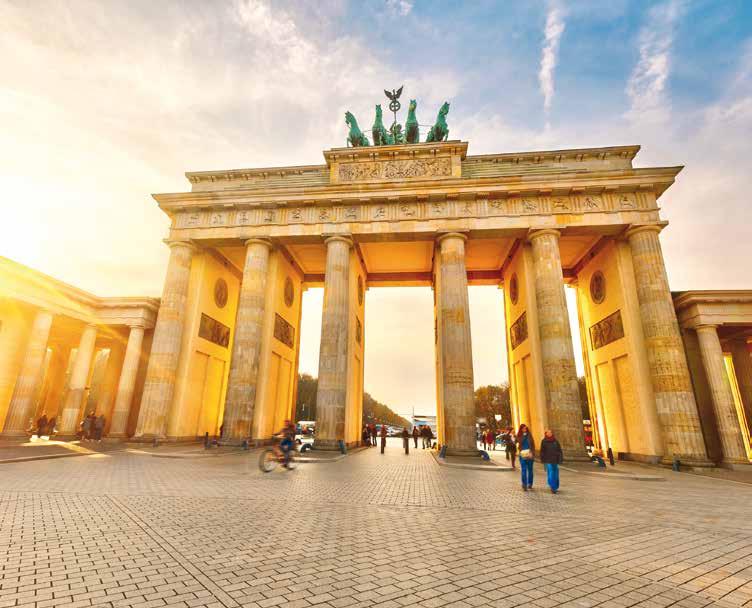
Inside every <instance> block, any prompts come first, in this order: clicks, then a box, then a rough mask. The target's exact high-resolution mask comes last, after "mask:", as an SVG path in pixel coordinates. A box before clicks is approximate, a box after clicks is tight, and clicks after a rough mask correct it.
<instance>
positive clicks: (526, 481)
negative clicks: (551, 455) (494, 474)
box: [517, 424, 535, 492]
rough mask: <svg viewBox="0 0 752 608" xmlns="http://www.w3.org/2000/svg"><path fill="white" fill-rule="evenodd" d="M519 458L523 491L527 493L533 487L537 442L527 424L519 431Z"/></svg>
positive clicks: (522, 425)
mask: <svg viewBox="0 0 752 608" xmlns="http://www.w3.org/2000/svg"><path fill="white" fill-rule="evenodd" d="M517 456H518V458H519V460H520V472H521V473H522V489H523V490H525V492H527V491H528V490H529V489H532V487H533V462H534V460H535V442H534V441H533V436H532V434H531V433H530V429H528V428H527V425H526V424H521V425H520V429H519V430H518V431H517Z"/></svg>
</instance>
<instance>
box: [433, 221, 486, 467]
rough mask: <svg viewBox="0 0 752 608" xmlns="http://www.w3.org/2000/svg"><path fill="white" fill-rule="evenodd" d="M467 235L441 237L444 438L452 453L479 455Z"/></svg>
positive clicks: (439, 292) (438, 252)
mask: <svg viewBox="0 0 752 608" xmlns="http://www.w3.org/2000/svg"><path fill="white" fill-rule="evenodd" d="M466 240H467V237H466V236H465V235H464V234H460V233H457V232H450V233H448V234H443V235H441V236H440V237H439V238H438V239H437V245H438V246H437V250H436V264H437V272H438V273H439V275H440V276H439V280H438V282H437V290H436V292H437V293H436V295H437V299H438V301H437V306H438V315H440V318H441V322H440V323H439V324H438V325H439V331H441V340H440V343H441V366H442V373H441V382H442V388H443V395H444V416H443V420H444V438H445V442H446V446H447V453H449V454H460V455H461V454H477V453H478V446H477V444H476V442H475V403H474V390H475V388H474V386H473V347H472V340H471V336H470V306H469V303H468V297H467V270H466V268H465V241H466Z"/></svg>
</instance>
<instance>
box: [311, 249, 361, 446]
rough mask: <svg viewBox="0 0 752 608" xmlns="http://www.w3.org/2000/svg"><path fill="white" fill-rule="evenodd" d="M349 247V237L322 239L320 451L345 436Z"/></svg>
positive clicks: (317, 412) (318, 432) (318, 417)
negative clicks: (324, 240) (322, 306)
mask: <svg viewBox="0 0 752 608" xmlns="http://www.w3.org/2000/svg"><path fill="white" fill-rule="evenodd" d="M350 247H352V240H350V238H349V237H345V236H332V237H330V238H328V239H326V276H325V279H324V311H323V314H322V316H321V347H320V350H319V383H318V390H317V392H316V436H315V439H314V445H315V447H316V448H318V449H324V450H326V449H336V448H337V445H338V443H339V441H340V440H344V439H345V406H346V402H347V342H348V321H349V318H348V316H349V314H350V306H349V304H350V297H349V296H350V294H349V289H350Z"/></svg>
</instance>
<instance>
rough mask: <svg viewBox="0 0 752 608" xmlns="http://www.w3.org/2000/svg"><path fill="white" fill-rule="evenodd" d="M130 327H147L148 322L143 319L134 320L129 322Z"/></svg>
mask: <svg viewBox="0 0 752 608" xmlns="http://www.w3.org/2000/svg"><path fill="white" fill-rule="evenodd" d="M128 328H129V329H146V323H144V322H143V321H132V322H131V323H128Z"/></svg>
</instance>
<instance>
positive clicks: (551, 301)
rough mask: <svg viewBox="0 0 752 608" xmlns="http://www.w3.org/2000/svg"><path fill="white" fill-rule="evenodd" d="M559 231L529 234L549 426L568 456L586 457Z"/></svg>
mask: <svg viewBox="0 0 752 608" xmlns="http://www.w3.org/2000/svg"><path fill="white" fill-rule="evenodd" d="M559 236H560V234H559V231H558V230H536V231H534V232H532V233H531V235H530V243H531V245H532V249H533V269H534V275H535V299H536V303H537V306H536V308H537V310H538V329H539V333H540V343H541V363H542V367H543V384H544V388H545V393H546V411H547V413H548V424H549V426H550V427H551V430H553V432H554V435H556V438H557V439H558V440H559V443H561V447H562V449H563V450H564V455H565V457H569V458H581V457H586V456H587V454H586V452H585V433H584V430H583V427H582V406H581V404H580V389H579V387H578V385H577V370H576V368H575V363H574V346H573V345H572V331H571V329H570V327H569V314H568V312H567V300H566V296H565V295H564V273H563V271H562V269H561V257H560V254H559ZM540 439H542V438H536V440H540Z"/></svg>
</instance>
